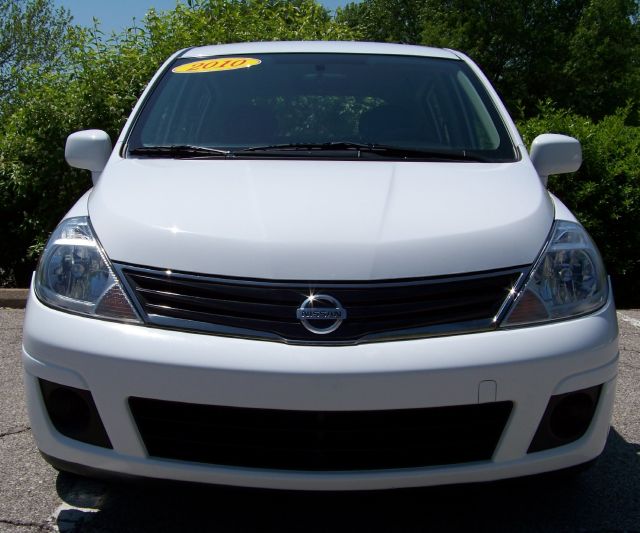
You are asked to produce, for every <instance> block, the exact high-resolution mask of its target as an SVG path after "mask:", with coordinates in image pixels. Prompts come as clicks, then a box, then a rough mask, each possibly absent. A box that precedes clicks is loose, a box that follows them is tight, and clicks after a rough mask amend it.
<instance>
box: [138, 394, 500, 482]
mask: <svg viewBox="0 0 640 533" xmlns="http://www.w3.org/2000/svg"><path fill="white" fill-rule="evenodd" d="M129 406H130V408H131V411H132V413H133V417H134V419H135V421H136V424H137V425H138V429H139V431H140V435H141V436H142V440H143V441H144V444H145V446H146V448H147V452H148V453H149V455H151V456H153V457H160V458H166V459H177V460H182V461H194V462H199V463H207V464H215V465H231V466H244V467H252V468H274V469H282V470H314V471H322V470H327V471H328V470H376V469H389V468H410V467H422V466H431V465H444V464H456V463H467V462H471V461H487V460H490V459H491V457H492V455H493V452H494V450H495V447H496V445H497V443H498V440H499V439H500V436H501V435H502V431H503V429H504V426H505V424H506V422H507V419H508V418H509V414H510V412H511V408H512V403H511V402H495V403H487V404H476V405H462V406H453V407H437V408H427V409H402V410H387V411H289V410H276V409H246V408H239V407H219V406H213V405H199V404H189V403H178V402H168V401H162V400H150V399H145V398H129Z"/></svg>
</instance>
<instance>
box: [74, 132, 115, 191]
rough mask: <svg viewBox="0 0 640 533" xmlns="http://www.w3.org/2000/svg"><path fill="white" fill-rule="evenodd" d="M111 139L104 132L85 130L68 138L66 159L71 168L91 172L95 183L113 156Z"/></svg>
mask: <svg viewBox="0 0 640 533" xmlns="http://www.w3.org/2000/svg"><path fill="white" fill-rule="evenodd" d="M111 150H112V147H111V139H110V138H109V135H108V134H107V133H106V132H104V131H102V130H83V131H77V132H75V133H72V134H71V135H69V137H67V144H66V146H65V149H64V158H65V159H66V160H67V163H69V165H70V166H72V167H74V168H83V169H86V170H90V171H91V177H92V178H93V181H94V183H95V181H96V179H97V178H98V176H99V175H100V172H102V171H103V170H104V167H105V165H106V164H107V161H108V160H109V156H110V155H111Z"/></svg>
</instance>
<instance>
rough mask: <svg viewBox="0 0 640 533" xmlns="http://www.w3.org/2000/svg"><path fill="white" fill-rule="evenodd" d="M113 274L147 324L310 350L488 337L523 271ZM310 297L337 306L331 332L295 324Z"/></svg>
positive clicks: (130, 270)
mask: <svg viewBox="0 0 640 533" xmlns="http://www.w3.org/2000/svg"><path fill="white" fill-rule="evenodd" d="M118 269H119V271H120V273H121V274H122V275H123V277H124V279H125V280H126V282H127V284H128V285H129V287H130V289H131V292H132V294H133V295H134V297H135V300H136V301H137V303H138V305H139V309H140V310H141V311H142V313H143V315H144V316H145V319H146V320H147V322H148V323H150V324H154V325H158V326H164V327H175V328H178V329H192V330H197V331H207V332H216V333H222V334H229V335H240V336H244V337H260V338H265V337H266V338H271V339H272V340H281V341H292V342H313V343H318V342H321V343H340V342H342V343H345V342H346V343H349V342H358V341H363V340H367V341H369V340H381V339H388V338H397V337H405V336H411V335H413V336H421V335H423V336H426V335H430V334H442V333H455V332H466V331H482V330H486V329H491V328H493V327H494V326H495V324H494V321H493V318H494V317H495V316H496V314H497V313H498V311H499V310H500V308H501V306H502V304H503V303H504V302H505V300H506V299H507V298H508V297H509V291H510V290H511V289H512V288H513V287H514V285H515V284H516V283H517V281H518V280H519V279H520V277H521V275H522V271H523V269H521V268H513V269H509V270H502V271H492V272H485V273H481V274H477V275H465V276H455V277H448V278H425V279H417V280H416V279H413V280H392V281H377V282H311V281H310V282H304V281H267V280H247V279H239V278H220V277H210V276H204V275H194V274H184V273H176V272H171V271H167V270H156V269H148V268H139V267H132V266H118ZM311 294H325V295H329V296H331V297H333V298H335V299H337V300H338V301H339V302H340V303H341V304H342V307H343V308H344V309H345V310H346V312H347V318H346V320H344V322H343V323H342V324H341V325H340V327H339V328H338V329H337V330H336V331H334V332H332V333H330V334H326V335H318V334H316V333H312V332H310V331H308V330H307V329H306V328H305V327H304V326H303V325H302V323H301V322H300V320H298V318H297V316H296V311H297V309H298V308H299V307H300V305H301V304H302V303H303V301H304V300H305V299H306V298H307V297H308V296H309V295H311ZM318 322H320V321H318ZM325 323H326V321H323V322H321V324H325Z"/></svg>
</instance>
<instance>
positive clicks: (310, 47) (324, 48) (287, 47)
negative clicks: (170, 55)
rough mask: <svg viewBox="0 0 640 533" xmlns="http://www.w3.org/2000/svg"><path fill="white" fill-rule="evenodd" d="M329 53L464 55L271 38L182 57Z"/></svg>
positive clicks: (203, 49) (418, 48)
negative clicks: (273, 39) (275, 39)
mask: <svg viewBox="0 0 640 533" xmlns="http://www.w3.org/2000/svg"><path fill="white" fill-rule="evenodd" d="M269 53H328V54H382V55H403V56H407V55H410V56H422V57H436V58H442V59H458V60H459V59H461V58H460V57H459V56H458V55H457V54H456V53H454V51H453V50H448V49H443V48H431V47H428V46H415V45H409V44H393V43H367V42H356V41H267V42H257V43H234V44H219V45H211V46H198V47H195V48H189V49H187V50H185V51H184V52H183V53H182V54H181V56H180V57H185V58H186V57H194V58H196V57H209V56H218V55H229V54H269Z"/></svg>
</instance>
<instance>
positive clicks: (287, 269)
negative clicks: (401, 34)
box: [22, 42, 618, 490]
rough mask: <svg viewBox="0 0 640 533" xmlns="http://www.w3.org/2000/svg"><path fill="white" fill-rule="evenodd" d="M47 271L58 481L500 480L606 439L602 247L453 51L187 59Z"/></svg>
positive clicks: (36, 334) (375, 47)
mask: <svg viewBox="0 0 640 533" xmlns="http://www.w3.org/2000/svg"><path fill="white" fill-rule="evenodd" d="M66 159H67V161H68V163H69V164H70V165H71V166H73V167H77V168H82V169H88V170H90V171H91V172H92V177H93V184H94V186H93V189H92V190H91V191H89V192H88V193H87V194H85V195H84V196H83V197H82V198H80V200H79V201H78V202H77V203H76V204H75V206H73V207H72V208H71V210H70V211H69V212H68V213H67V215H66V216H65V217H64V219H63V220H62V221H61V222H60V225H59V226H58V227H57V228H56V229H55V231H54V232H53V234H52V236H51V238H50V240H49V242H48V244H47V246H46V248H45V250H44V253H43V254H42V258H41V260H40V263H39V266H38V269H37V272H36V273H35V275H34V279H33V283H32V288H31V294H30V296H29V302H28V306H27V312H26V319H25V326H24V348H23V354H22V355H23V361H24V367H25V380H26V390H27V398H28V404H29V414H30V418H31V422H32V428H33V434H34V436H35V439H36V442H37V445H38V447H39V449H40V450H41V452H42V454H43V455H44V457H45V458H46V459H47V460H48V461H49V462H50V463H51V464H53V465H54V466H55V467H57V468H59V469H61V470H67V471H72V472H78V473H83V474H89V475H96V474H98V475H100V474H110V475H114V474H115V475H118V474H124V475H130V476H138V477H146V478H164V479H173V480H184V481H193V482H205V483H214V484H226V485H244V486H253V487H271V488H287V489H312V490H318V489H322V490H334V489H337V490H342V489H382V488H392V487H409V486H422V485H435V484H448V483H460V482H475V481H488V480H495V479H501V478H510V477H515V476H522V475H529V474H536V473H541V472H548V471H552V470H559V469H566V468H569V467H574V466H577V465H582V464H584V463H589V462H590V461H591V460H593V459H594V458H596V457H597V456H598V455H599V454H600V453H601V452H602V450H603V447H604V444H605V440H606V438H607V433H608V431H609V423H610V418H611V410H612V404H613V398H614V390H615V380H616V373H617V360H618V346H617V340H618V330H617V323H616V316H615V309H614V304H613V300H612V294H611V289H610V287H609V281H608V278H607V275H606V273H605V269H604V266H603V264H602V260H601V258H600V254H599V253H598V250H597V248H596V246H595V245H594V243H593V241H592V240H591V238H590V237H589V235H588V234H587V233H586V232H585V230H584V228H583V227H582V226H581V225H580V223H579V222H577V221H576V219H575V218H574V216H573V215H572V214H571V213H570V212H569V210H568V209H567V208H566V207H565V206H564V205H563V204H562V203H561V202H560V201H559V200H558V199H557V198H555V197H554V196H553V195H551V194H550V193H549V192H548V191H547V189H546V181H547V177H548V176H549V175H550V174H561V173H566V172H573V171H575V170H577V169H578V167H579V166H580V163H581V150H580V144H579V142H578V141H576V140H575V139H572V138H570V137H565V136H562V135H555V134H545V135H541V136H539V137H538V138H536V139H535V140H534V142H533V144H532V146H531V147H530V150H529V151H527V148H526V147H525V146H524V144H523V141H522V139H521V138H520V136H519V134H518V131H517V130H516V127H515V126H514V124H513V122H512V120H511V118H510V117H509V115H508V113H507V111H506V109H505V107H504V105H503V104H502V103H501V101H500V99H499V98H498V96H497V94H496V92H495V91H494V89H493V88H492V87H491V85H490V84H489V82H488V81H487V79H486V78H485V76H484V75H483V74H482V73H481V72H480V70H479V69H478V67H477V66H476V65H475V64H474V63H473V62H472V61H471V60H470V59H469V58H467V57H466V56H464V55H463V54H461V53H458V52H455V51H452V50H443V49H433V48H425V47H417V46H406V45H395V44H372V43H351V42H340V43H331V42H323V43H318V42H297V43H296V42H288V43H286V42H265V43H243V44H233V45H219V46H204V47H199V48H190V49H187V50H182V51H180V52H178V53H176V54H175V55H173V56H172V57H171V58H170V59H169V60H168V61H167V62H166V63H165V64H164V65H163V66H162V68H160V70H159V71H158V73H157V74H156V75H155V77H154V78H153V79H152V80H151V82H150V84H149V85H148V87H147V88H146V90H145V91H144V94H143V95H142V97H141V98H140V101H139V102H138V104H137V105H136V106H135V108H134V110H133V112H132V114H131V117H130V118H129V120H128V122H127V123H126V125H125V126H124V129H123V130H122V133H121V135H120V137H119V138H118V140H117V142H116V143H115V146H114V147H113V149H112V146H111V141H110V139H109V137H108V136H107V134H106V133H104V132H102V131H99V130H87V131H80V132H76V133H73V134H72V135H70V136H69V138H68V140H67V145H66Z"/></svg>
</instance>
